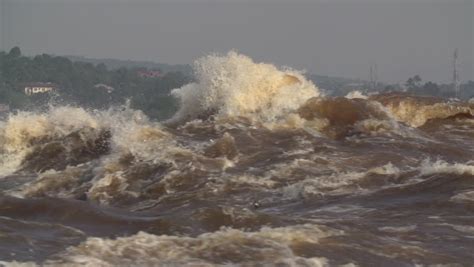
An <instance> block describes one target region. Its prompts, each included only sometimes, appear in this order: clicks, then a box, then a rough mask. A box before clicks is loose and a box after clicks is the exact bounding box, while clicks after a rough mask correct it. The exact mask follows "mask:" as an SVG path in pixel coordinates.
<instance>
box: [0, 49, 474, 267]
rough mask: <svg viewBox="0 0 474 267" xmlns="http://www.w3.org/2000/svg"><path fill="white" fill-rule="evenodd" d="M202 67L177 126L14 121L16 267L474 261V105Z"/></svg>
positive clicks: (70, 111) (4, 152) (226, 59)
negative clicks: (341, 93) (345, 91)
mask: <svg viewBox="0 0 474 267" xmlns="http://www.w3.org/2000/svg"><path fill="white" fill-rule="evenodd" d="M194 72H195V77H196V81H195V82H193V83H190V84H188V85H185V86H183V87H181V88H177V89H174V90H173V91H172V95H173V96H175V97H176V98H177V99H178V100H179V101H180V109H179V110H178V112H177V113H176V114H175V115H174V116H173V117H172V118H170V119H169V120H167V121H161V122H158V121H154V120H152V119H149V118H147V116H146V115H145V114H144V113H143V112H141V111H140V110H134V109H132V108H130V107H129V106H127V105H125V106H121V107H114V108H110V109H108V110H87V109H84V108H81V107H73V106H52V107H50V108H49V109H48V110H47V111H44V112H27V111H22V112H16V113H11V114H9V115H8V116H6V117H5V118H4V119H2V120H0V192H1V193H0V264H4V265H6V266H18V265H19V266H36V265H43V266H183V265H184V266H186V265H187V266H216V265H217V266H221V265H230V266H275V265H277V266H430V265H435V264H444V265H452V266H471V265H472V264H473V263H474V253H473V251H474V156H473V155H474V103H468V102H462V101H459V100H455V99H441V98H434V97H423V96H412V95H407V94H404V93H389V94H387V93H386V94H376V95H369V96H365V95H362V94H360V93H352V94H350V95H348V96H346V97H330V96H325V95H324V94H323V93H322V92H321V91H320V90H319V89H318V88H317V86H316V85H314V84H313V83H312V82H311V81H309V80H307V79H306V78H305V77H304V75H303V74H302V73H301V72H299V71H297V70H293V69H289V68H277V67H275V66H274V65H271V64H266V63H256V62H254V61H253V60H252V59H250V58H249V57H246V56H244V55H241V54H238V53H236V52H229V53H228V54H225V55H208V56H205V57H203V58H201V59H198V60H197V61H196V62H195V64H194ZM159 104H160V103H156V105H159Z"/></svg>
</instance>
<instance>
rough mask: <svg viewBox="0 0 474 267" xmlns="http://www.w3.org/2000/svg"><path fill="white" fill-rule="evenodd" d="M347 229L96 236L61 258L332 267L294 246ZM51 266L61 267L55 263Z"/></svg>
mask: <svg viewBox="0 0 474 267" xmlns="http://www.w3.org/2000/svg"><path fill="white" fill-rule="evenodd" d="M342 234H343V232H342V231H338V230H333V229H329V228H327V227H323V226H318V225H295V226H289V227H281V228H268V227H263V228H262V229H261V230H260V231H257V232H244V231H241V230H236V229H229V228H223V229H221V230H219V231H217V232H213V233H205V234H202V235H199V236H197V237H195V238H192V237H179V236H167V235H162V236H157V235H152V234H148V233H144V232H139V233H138V234H136V235H133V236H130V237H122V238H117V239H115V240H110V239H104V238H97V237H90V238H88V239H87V241H85V242H84V243H83V244H81V245H79V246H77V247H71V248H69V249H68V250H67V251H66V252H64V253H62V254H60V255H58V257H59V258H60V261H58V263H62V264H66V265H73V266H74V265H80V264H93V265H99V266H114V265H117V264H119V265H156V264H159V265H172V266H175V265H199V266H213V265H215V264H223V263H224V262H225V263H227V264H231V263H233V264H239V265H240V264H244V265H245V264H254V263H256V262H258V263H262V264H268V265H275V264H286V265H290V266H300V265H305V266H315V267H316V266H328V261H327V259H325V258H318V257H314V258H302V257H299V256H296V255H295V254H294V252H293V249H292V247H294V246H297V245H298V244H301V243H303V244H305V243H306V244H307V243H313V244H317V243H318V242H319V240H320V239H322V238H325V237H328V236H332V235H342ZM47 264H53V265H54V264H55V262H54V261H49V262H47Z"/></svg>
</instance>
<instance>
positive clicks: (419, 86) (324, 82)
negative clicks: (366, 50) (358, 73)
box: [308, 74, 474, 100]
mask: <svg viewBox="0 0 474 267" xmlns="http://www.w3.org/2000/svg"><path fill="white" fill-rule="evenodd" d="M308 77H309V79H311V80H312V81H313V82H314V83H315V84H317V86H318V87H319V88H322V89H324V90H325V92H326V93H328V94H329V95H334V96H344V95H346V94H347V93H349V92H351V91H354V90H359V91H363V92H365V93H370V92H393V91H404V92H407V93H410V94H414V95H429V96H438V97H444V98H451V97H458V98H460V99H464V100H469V99H471V98H473V97H474V81H467V82H465V83H463V84H461V85H460V88H459V91H458V95H457V96H456V92H455V90H454V87H453V85H452V84H438V83H434V82H430V81H426V82H425V81H423V80H422V79H421V77H420V76H419V75H415V76H413V77H410V78H408V80H407V81H406V82H405V83H404V84H386V83H381V82H377V83H374V82H372V83H371V82H368V81H363V80H357V79H348V78H339V77H328V76H320V75H313V74H310V75H308Z"/></svg>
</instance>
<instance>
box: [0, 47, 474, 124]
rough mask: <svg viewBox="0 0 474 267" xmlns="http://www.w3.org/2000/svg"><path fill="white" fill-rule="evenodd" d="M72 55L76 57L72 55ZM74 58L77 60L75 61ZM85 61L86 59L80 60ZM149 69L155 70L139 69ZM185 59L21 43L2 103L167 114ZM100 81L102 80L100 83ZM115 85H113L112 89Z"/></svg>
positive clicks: (410, 87) (466, 92)
mask: <svg viewBox="0 0 474 267" xmlns="http://www.w3.org/2000/svg"><path fill="white" fill-rule="evenodd" d="M71 58H72V59H74V60H71ZM75 60H77V61H75ZM84 61H88V62H84ZM148 71H153V72H152V73H159V75H157V76H153V75H152V76H146V75H140V74H143V73H147V72H148ZM308 78H309V79H311V80H313V81H314V82H315V84H316V85H317V86H318V87H320V88H322V89H324V90H325V92H326V93H327V94H329V95H345V94H347V93H348V92H350V91H353V90H360V91H363V92H366V93H367V92H373V91H407V92H409V93H413V94H419V95H433V96H441V97H455V92H454V90H453V86H452V85H451V84H436V83H433V82H429V81H428V82H423V81H422V79H421V77H420V76H418V75H415V76H413V77H411V78H409V79H408V80H407V81H406V83H405V84H403V85H399V84H393V85H390V84H383V83H370V82H367V81H363V80H355V79H346V78H337V77H328V76H319V75H312V74H309V75H308ZM192 79H193V78H192V73H191V69H190V67H189V66H187V65H167V64H158V63H153V62H148V61H144V62H140V61H138V62H136V61H124V60H114V59H102V60H101V59H88V58H82V57H69V58H68V57H62V56H51V55H47V54H42V55H37V56H34V57H26V56H23V55H22V54H21V51H20V48H18V47H14V48H12V49H11V50H10V51H9V52H8V53H7V52H0V104H7V105H9V106H10V108H11V109H31V108H38V107H41V106H44V105H43V104H45V103H49V102H51V101H52V100H51V98H52V97H53V101H56V102H59V103H61V104H64V103H66V104H76V105H80V106H83V107H88V108H107V107H109V106H110V105H120V104H123V103H124V102H125V101H126V100H127V99H129V100H130V102H131V105H132V107H133V108H136V109H140V110H142V111H144V112H145V113H146V114H147V115H149V116H150V117H153V118H157V119H164V118H167V117H170V116H171V115H172V114H173V113H174V112H175V111H176V110H177V103H176V99H174V98H173V97H171V96H170V91H171V90H172V89H174V88H178V87H181V86H183V85H184V84H186V83H189V82H190V81H192ZM40 82H42V83H46V82H50V83H53V84H55V85H57V86H58V88H59V89H58V91H57V92H56V93H54V94H50V93H45V94H34V95H32V96H28V95H26V94H25V93H24V86H25V84H28V83H40ZM98 85H101V86H98ZM111 88H113V90H110V89H111ZM458 97H459V98H461V99H470V98H473V97H474V81H468V82H466V83H464V84H462V85H461V86H460V90H459V94H458Z"/></svg>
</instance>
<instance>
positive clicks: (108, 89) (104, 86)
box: [94, 83, 115, 94]
mask: <svg viewBox="0 0 474 267" xmlns="http://www.w3.org/2000/svg"><path fill="white" fill-rule="evenodd" d="M94 88H97V89H103V90H106V91H107V93H109V94H110V93H112V92H113V91H114V90H115V89H114V88H113V87H112V86H109V85H107V84H103V83H98V84H96V85H94Z"/></svg>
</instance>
